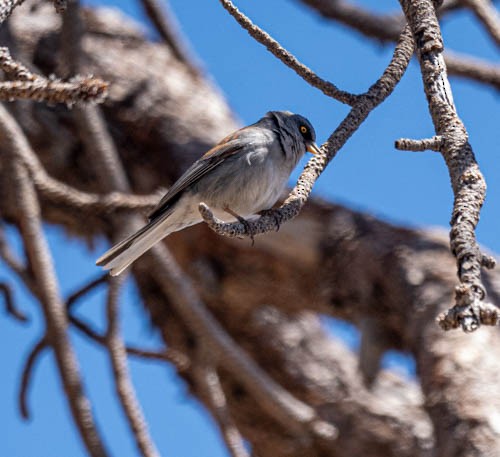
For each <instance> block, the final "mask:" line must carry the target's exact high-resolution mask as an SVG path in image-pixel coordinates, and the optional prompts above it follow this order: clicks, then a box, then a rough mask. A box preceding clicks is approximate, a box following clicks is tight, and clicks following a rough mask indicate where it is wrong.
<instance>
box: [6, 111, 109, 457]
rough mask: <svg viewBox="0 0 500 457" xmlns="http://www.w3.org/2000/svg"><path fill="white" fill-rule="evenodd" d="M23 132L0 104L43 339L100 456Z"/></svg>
mask: <svg viewBox="0 0 500 457" xmlns="http://www.w3.org/2000/svg"><path fill="white" fill-rule="evenodd" d="M22 137H23V134H22V132H21V129H20V128H19V125H18V124H17V122H16V121H15V120H14V119H13V118H12V116H11V115H10V114H9V113H8V111H7V110H6V109H5V108H4V107H3V106H0V141H2V142H3V144H4V145H5V147H6V148H7V149H8V150H9V151H10V153H11V163H10V166H12V178H13V187H14V192H15V195H16V202H17V204H18V206H19V214H20V221H19V223H20V226H21V233H22V236H23V241H24V244H25V248H26V252H27V254H28V259H29V261H30V265H31V269H32V271H33V274H34V277H35V281H36V283H37V285H38V288H39V294H40V298H41V300H40V301H41V304H42V308H43V312H44V317H45V323H46V332H47V338H48V341H49V344H50V346H51V347H52V348H53V350H54V353H55V356H56V361H57V367H58V369H59V375H60V376H61V380H62V383H63V386H64V389H65V391H66V394H67V399H68V402H69V405H70V410H71V412H72V415H73V418H74V420H75V423H76V425H77V427H78V429H79V431H80V434H81V436H82V438H83V441H84V443H85V445H86V447H87V450H88V452H89V453H90V454H91V455H92V456H95V457H101V456H102V457H104V456H106V455H107V452H106V450H105V448H104V444H103V442H102V440H101V438H100V433H99V432H98V430H97V428H96V425H95V421H94V418H93V414H92V411H91V408H90V403H89V401H88V399H87V398H86V396H85V392H84V389H83V384H82V381H81V378H80V373H79V367H78V362H77V359H76V355H75V353H74V350H73V347H72V345H71V342H70V340H69V338H68V333H67V328H68V322H67V318H66V310H65V308H64V304H63V302H62V300H61V298H60V294H59V287H58V284H57V279H56V276H55V272H54V266H53V263H52V258H51V255H50V251H49V248H48V245H47V241H46V239H45V236H44V234H43V230H42V224H41V217H40V206H39V202H38V199H37V197H36V193H35V188H34V186H33V183H32V182H31V181H30V179H29V174H28V171H27V170H26V168H25V166H24V164H23V162H22V161H21V160H19V156H20V154H19V152H18V151H19V149H20V148H21V147H22V145H20V141H19V138H22Z"/></svg>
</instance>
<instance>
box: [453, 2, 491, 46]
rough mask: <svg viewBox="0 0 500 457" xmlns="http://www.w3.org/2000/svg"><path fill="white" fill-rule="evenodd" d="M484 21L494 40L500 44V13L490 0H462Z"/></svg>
mask: <svg viewBox="0 0 500 457" xmlns="http://www.w3.org/2000/svg"><path fill="white" fill-rule="evenodd" d="M461 1H462V3H463V4H464V5H467V6H468V7H469V8H470V9H471V10H472V11H473V12H474V14H475V15H476V17H477V18H478V20H479V21H480V22H482V24H483V25H484V28H485V29H486V30H487V31H488V33H489V34H490V37H491V38H492V40H493V41H494V42H495V43H496V44H497V46H500V15H499V14H498V11H497V9H496V8H495V6H494V5H493V4H492V3H491V1H490V0H461Z"/></svg>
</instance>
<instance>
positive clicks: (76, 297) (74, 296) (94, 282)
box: [66, 274, 109, 311]
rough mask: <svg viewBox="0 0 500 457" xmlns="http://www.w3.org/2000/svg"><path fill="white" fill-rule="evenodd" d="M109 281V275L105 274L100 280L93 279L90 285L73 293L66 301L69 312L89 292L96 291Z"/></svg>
mask: <svg viewBox="0 0 500 457" xmlns="http://www.w3.org/2000/svg"><path fill="white" fill-rule="evenodd" d="M108 280H109V275H107V274H104V275H101V276H99V277H98V278H95V279H93V280H92V281H90V282H89V283H88V284H85V286H83V287H82V288H80V289H78V290H77V291H76V292H73V293H72V294H71V295H70V296H69V297H68V298H67V299H66V309H67V310H68V311H69V310H71V308H72V307H73V305H74V304H75V303H76V302H77V301H78V300H80V299H81V298H82V297H84V296H85V295H87V294H88V293H89V292H91V291H92V290H94V289H95V288H96V287H97V286H100V285H101V284H104V283H106V282H108Z"/></svg>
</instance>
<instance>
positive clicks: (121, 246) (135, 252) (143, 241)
mask: <svg viewBox="0 0 500 457" xmlns="http://www.w3.org/2000/svg"><path fill="white" fill-rule="evenodd" d="M170 225H171V224H170V221H168V218H166V217H163V218H159V219H156V220H154V221H151V222H150V223H149V224H147V225H145V226H144V227H142V228H141V229H140V230H138V231H137V232H136V233H134V234H133V235H131V236H129V237H128V238H126V239H124V240H123V241H120V242H119V243H118V244H116V245H115V246H113V247H112V248H111V249H110V250H109V251H107V252H105V253H104V254H103V255H102V256H101V257H99V258H98V259H97V261H96V265H98V266H101V267H103V268H104V269H105V270H109V274H110V275H111V276H118V275H119V274H120V273H122V272H123V270H125V268H127V267H128V266H129V265H130V264H131V263H132V262H134V261H135V260H137V259H138V258H139V257H140V256H141V255H142V254H144V253H145V252H146V251H147V250H148V249H150V248H151V247H153V245H154V244H156V243H157V242H158V241H160V240H161V239H163V238H164V237H166V236H167V235H168V234H169V233H171V232H172V230H169V227H170Z"/></svg>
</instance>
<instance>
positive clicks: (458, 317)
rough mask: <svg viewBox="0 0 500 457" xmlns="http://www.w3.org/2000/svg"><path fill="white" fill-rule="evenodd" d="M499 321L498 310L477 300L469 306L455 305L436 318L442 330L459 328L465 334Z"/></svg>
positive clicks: (499, 312)
mask: <svg viewBox="0 0 500 457" xmlns="http://www.w3.org/2000/svg"><path fill="white" fill-rule="evenodd" d="M458 289H460V286H459V287H457V295H458V293H459V292H458ZM499 321H500V309H498V308H497V307H496V306H494V305H492V304H491V303H485V302H483V301H480V300H479V299H475V300H474V301H473V303H471V304H469V305H464V306H459V305H455V306H454V307H453V308H451V309H449V310H448V311H446V312H444V313H442V314H440V315H439V316H438V318H437V322H438V324H439V326H440V327H441V328H442V329H443V330H452V329H456V328H459V327H461V328H462V330H463V331H464V332H467V333H470V332H473V331H475V330H477V329H478V328H479V327H480V326H481V325H498V323H499Z"/></svg>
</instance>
